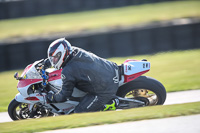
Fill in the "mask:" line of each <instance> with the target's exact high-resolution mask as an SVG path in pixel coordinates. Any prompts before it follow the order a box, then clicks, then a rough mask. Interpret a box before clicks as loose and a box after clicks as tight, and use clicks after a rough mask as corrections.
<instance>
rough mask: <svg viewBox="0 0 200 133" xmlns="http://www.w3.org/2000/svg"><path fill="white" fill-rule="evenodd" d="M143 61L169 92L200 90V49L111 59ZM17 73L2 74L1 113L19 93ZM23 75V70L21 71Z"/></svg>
mask: <svg viewBox="0 0 200 133" xmlns="http://www.w3.org/2000/svg"><path fill="white" fill-rule="evenodd" d="M128 58H130V59H137V60H141V59H144V58H146V59H147V60H148V61H150V62H151V70H150V71H149V72H148V73H146V74H145V75H146V76H150V77H153V78H155V79H157V80H159V81H160V82H161V83H163V85H164V86H165V88H166V90H167V92H174V91H184V90H194V89H200V84H199V83H200V76H199V75H200V70H199V67H198V66H200V60H199V58H200V49H196V50H188V51H174V52H166V53H158V54H155V55H142V56H131V57H123V58H110V59H109V60H111V61H114V62H116V63H118V64H121V63H123V62H124V61H125V60H126V59H128ZM15 72H16V71H8V72H1V73H0V92H1V93H0V101H1V103H0V112H3V111H7V107H8V104H9V103H10V101H11V100H12V99H13V98H14V97H15V95H16V94H17V93H18V90H17V82H18V81H16V80H15V79H14V78H13V75H14V73H15ZM19 73H22V70H20V71H19Z"/></svg>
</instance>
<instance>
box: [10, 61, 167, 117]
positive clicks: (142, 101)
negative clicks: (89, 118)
mask: <svg viewBox="0 0 200 133" xmlns="http://www.w3.org/2000/svg"><path fill="white" fill-rule="evenodd" d="M42 62H43V60H40V61H36V62H34V63H33V64H31V65H28V66H27V67H26V68H25V70H24V71H23V73H22V75H21V77H19V76H18V73H16V74H15V75H14V77H15V78H16V79H17V80H19V82H18V85H17V89H18V91H19V93H18V94H17V95H16V96H15V98H14V99H13V100H12V101H11V102H10V104H9V106H8V114H9V116H10V118H11V119H12V120H21V119H30V118H41V117H47V116H57V115H63V114H71V113H73V110H74V109H75V107H76V106H77V105H78V104H79V102H80V99H81V97H84V96H85V95H86V92H83V91H81V90H79V89H78V88H74V91H73V93H72V98H71V99H69V100H67V101H65V102H62V103H47V102H46V99H45V96H46V95H47V93H57V92H59V91H60V90H61V86H62V80H61V71H62V69H60V70H57V69H54V68H48V69H46V70H45V69H43V67H42V65H41V64H42ZM119 68H120V72H121V74H120V76H118V75H117V76H118V77H119V79H118V77H115V78H113V80H114V82H119V88H118V91H117V93H116V96H117V99H118V106H116V107H113V106H109V105H107V104H106V105H105V108H106V110H118V109H129V108H137V107H144V106H153V105H162V104H164V102H165V99H166V90H165V87H164V86H163V85H162V84H161V83H160V82H159V81H158V80H156V79H154V78H151V77H147V76H141V75H143V74H144V73H146V72H148V71H149V70H150V62H148V61H147V60H145V59H143V60H132V59H128V60H126V61H125V62H124V63H123V64H122V65H121V66H120V67H119Z"/></svg>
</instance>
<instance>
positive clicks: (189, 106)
mask: <svg viewBox="0 0 200 133" xmlns="http://www.w3.org/2000/svg"><path fill="white" fill-rule="evenodd" d="M192 114H200V102H195V103H186V104H177V105H166V106H152V107H143V108H136V109H129V110H122V111H108V112H97V113H83V114H73V115H69V116H58V117H49V118H41V119H32V120H22V121H16V122H8V123H0V129H1V131H0V132H2V133H3V132H12V133H23V132H26V133H30V132H41V131H45V130H56V129H63V128H77V127H86V126H93V125H102V124H112V123H120V122H127V121H138V120H144V119H157V118H166V117H175V116H183V115H192Z"/></svg>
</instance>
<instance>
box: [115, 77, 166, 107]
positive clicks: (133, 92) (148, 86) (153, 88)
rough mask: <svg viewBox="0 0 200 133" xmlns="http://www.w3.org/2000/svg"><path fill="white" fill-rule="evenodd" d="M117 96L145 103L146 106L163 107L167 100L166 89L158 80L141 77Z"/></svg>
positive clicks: (120, 89)
mask: <svg viewBox="0 0 200 133" xmlns="http://www.w3.org/2000/svg"><path fill="white" fill-rule="evenodd" d="M117 95H118V96H120V97H123V98H130V99H136V100H140V101H143V102H145V104H146V106H153V105H162V104H164V102H165V99H166V90H165V87H164V86H163V85H162V84H161V83H160V82H159V81H158V80H156V79H153V78H151V77H146V76H140V77H138V78H137V79H135V80H133V81H131V82H129V83H126V84H125V85H123V86H121V87H120V88H119V91H118V92H117Z"/></svg>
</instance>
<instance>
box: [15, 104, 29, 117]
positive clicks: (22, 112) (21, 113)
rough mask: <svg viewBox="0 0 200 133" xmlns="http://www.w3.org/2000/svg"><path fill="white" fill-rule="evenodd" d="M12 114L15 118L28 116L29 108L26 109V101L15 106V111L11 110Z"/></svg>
mask: <svg viewBox="0 0 200 133" xmlns="http://www.w3.org/2000/svg"><path fill="white" fill-rule="evenodd" d="M13 113H14V116H15V117H16V118H17V119H19V120H20V119H27V118H29V109H28V104H26V103H20V104H19V105H18V106H17V107H16V108H15V111H14V112H13Z"/></svg>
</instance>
